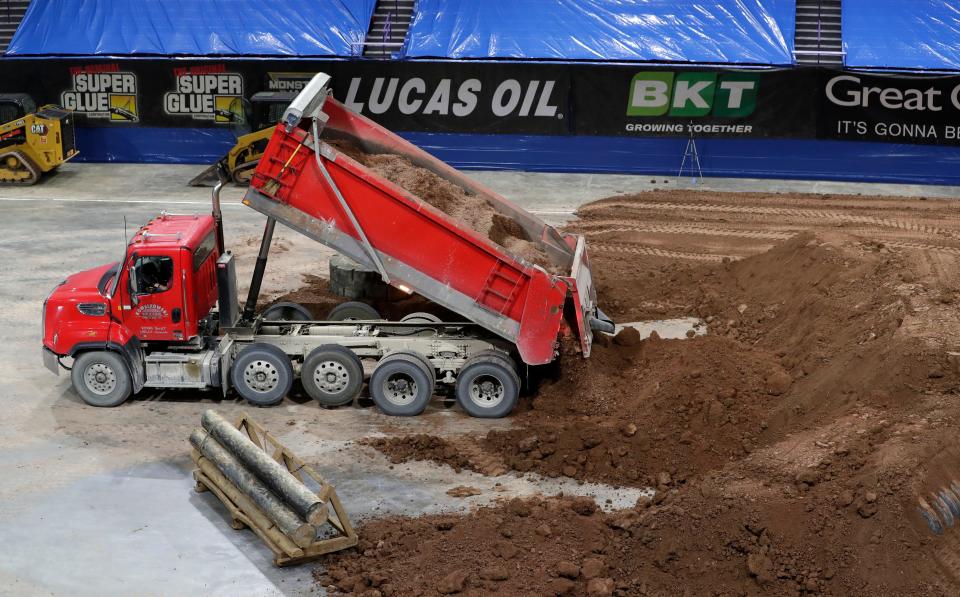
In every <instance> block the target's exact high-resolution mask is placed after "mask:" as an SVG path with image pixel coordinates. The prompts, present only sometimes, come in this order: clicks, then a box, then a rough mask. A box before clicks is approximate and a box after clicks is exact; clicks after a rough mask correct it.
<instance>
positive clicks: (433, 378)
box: [387, 350, 437, 394]
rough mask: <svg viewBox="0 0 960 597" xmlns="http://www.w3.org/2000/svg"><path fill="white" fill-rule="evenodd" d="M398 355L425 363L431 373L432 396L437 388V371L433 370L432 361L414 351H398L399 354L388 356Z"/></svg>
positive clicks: (394, 353) (394, 354)
mask: <svg viewBox="0 0 960 597" xmlns="http://www.w3.org/2000/svg"><path fill="white" fill-rule="evenodd" d="M396 355H406V356H408V357H410V358H414V359H417V360H418V361H420V362H421V363H423V366H424V368H425V369H426V370H427V371H428V372H429V373H430V392H431V394H432V393H433V391H434V390H435V389H436V387H437V370H436V369H434V368H433V363H431V362H430V359H428V358H427V357H425V356H423V355H422V354H420V353H419V352H416V351H413V350H398V351H397V352H391V353H390V354H389V355H387V356H389V357H393V356H396Z"/></svg>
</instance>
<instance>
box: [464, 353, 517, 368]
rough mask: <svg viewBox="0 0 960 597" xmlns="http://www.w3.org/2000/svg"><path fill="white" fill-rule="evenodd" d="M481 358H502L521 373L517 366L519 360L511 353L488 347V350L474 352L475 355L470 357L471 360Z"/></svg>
mask: <svg viewBox="0 0 960 597" xmlns="http://www.w3.org/2000/svg"><path fill="white" fill-rule="evenodd" d="M480 358H491V359H500V360H501V361H503V362H504V363H506V364H507V365H509V366H510V368H511V369H513V370H514V371H517V372H518V373H519V369H518V368H517V362H516V361H514V360H513V358H511V357H510V355H508V354H507V353H505V352H500V351H499V350H494V349H493V348H488V349H486V350H480V351H477V352H475V353H473V355H472V356H471V357H470V360H473V359H480ZM467 364H468V363H464V366H466V365H467Z"/></svg>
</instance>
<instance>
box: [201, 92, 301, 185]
mask: <svg viewBox="0 0 960 597" xmlns="http://www.w3.org/2000/svg"><path fill="white" fill-rule="evenodd" d="M294 97H296V93H294V92H289V91H261V92H260V93H255V94H254V95H253V97H251V98H250V102H249V103H248V104H247V103H246V102H245V107H246V108H247V110H246V112H247V122H248V123H249V125H241V126H240V127H238V128H237V130H236V131H235V132H236V134H237V143H236V144H235V145H234V146H233V148H232V149H231V150H230V151H229V152H228V153H227V155H225V156H223V157H222V158H220V160H219V161H218V162H217V163H216V164H213V165H212V166H210V167H209V168H207V169H206V170H204V171H203V172H201V173H200V174H198V175H197V176H195V177H194V178H193V180H191V181H190V186H192V187H211V186H213V185H215V184H217V182H218V181H219V178H218V176H217V168H218V166H221V165H222V166H223V167H224V168H225V169H226V171H227V172H228V173H229V174H230V179H231V180H232V181H233V182H234V183H235V184H237V185H246V184H249V183H250V177H251V176H252V175H253V171H254V170H256V169H257V164H259V163H260V158H261V157H263V152H264V150H265V149H266V148H267V142H268V141H270V137H271V136H272V135H273V127H274V126H276V124H277V123H278V122H279V121H280V118H281V117H282V116H283V111H284V110H286V109H287V106H288V105H289V104H290V102H291V101H293V98H294ZM250 131H253V132H250Z"/></svg>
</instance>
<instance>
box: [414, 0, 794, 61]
mask: <svg viewBox="0 0 960 597" xmlns="http://www.w3.org/2000/svg"><path fill="white" fill-rule="evenodd" d="M795 11H796V3H795V1H794V0H766V1H762V2H761V0H721V1H714V2H704V1H702V0H637V1H634V2H625V1H623V0H509V1H505V2H478V1H477V0H419V2H418V9H417V13H416V16H415V18H414V21H413V23H412V24H411V26H410V33H409V35H408V40H407V50H406V56H407V57H408V58H458V59H463V58H474V59H476V58H480V59H485V58H514V59H527V60H529V59H552V60H601V61H650V62H697V63H701V64H705V63H718V64H774V65H789V64H793V33H794V13H795Z"/></svg>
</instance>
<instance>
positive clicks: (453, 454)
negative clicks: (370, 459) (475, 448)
mask: <svg viewBox="0 0 960 597" xmlns="http://www.w3.org/2000/svg"><path fill="white" fill-rule="evenodd" d="M363 443H365V444H366V445H368V446H371V447H373V448H376V449H377V450H379V451H381V452H383V453H384V454H386V455H387V458H389V459H390V462H392V463H394V464H399V463H401V462H407V461H409V460H432V461H434V462H439V463H442V464H446V465H448V466H449V467H450V468H452V469H453V470H455V471H457V472H458V473H459V472H460V471H461V470H463V469H471V468H473V467H472V466H471V463H470V459H469V458H468V457H467V456H466V455H464V454H462V453H461V452H460V451H459V450H458V449H457V448H456V447H455V446H453V445H452V444H450V442H448V441H446V440H444V439H443V438H440V437H437V436H435V435H428V434H425V433H418V434H416V435H402V436H399V437H377V438H370V439H367V440H365V441H364V442H363Z"/></svg>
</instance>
